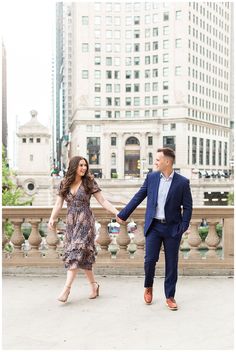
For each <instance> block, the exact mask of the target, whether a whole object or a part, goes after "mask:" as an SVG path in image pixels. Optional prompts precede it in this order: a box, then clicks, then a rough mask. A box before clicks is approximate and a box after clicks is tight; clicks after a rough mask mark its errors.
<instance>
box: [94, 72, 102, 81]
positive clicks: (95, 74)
mask: <svg viewBox="0 0 236 352" xmlns="http://www.w3.org/2000/svg"><path fill="white" fill-rule="evenodd" d="M94 78H95V79H100V78H101V71H99V70H95V73H94Z"/></svg>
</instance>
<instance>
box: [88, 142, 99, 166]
mask: <svg viewBox="0 0 236 352" xmlns="http://www.w3.org/2000/svg"><path fill="white" fill-rule="evenodd" d="M87 153H88V159H89V164H91V165H97V164H100V137H87Z"/></svg>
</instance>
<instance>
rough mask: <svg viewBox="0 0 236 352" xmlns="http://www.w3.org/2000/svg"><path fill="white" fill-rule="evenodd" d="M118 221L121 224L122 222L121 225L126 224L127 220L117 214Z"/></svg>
mask: <svg viewBox="0 0 236 352" xmlns="http://www.w3.org/2000/svg"><path fill="white" fill-rule="evenodd" d="M116 221H117V222H118V223H119V224H121V225H125V224H126V221H124V220H122V219H120V218H119V216H118V215H116Z"/></svg>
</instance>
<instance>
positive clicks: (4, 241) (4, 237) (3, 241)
mask: <svg viewBox="0 0 236 352" xmlns="http://www.w3.org/2000/svg"><path fill="white" fill-rule="evenodd" d="M4 224H5V222H4V221H2V250H4V247H5V245H6V244H7V242H9V240H8V238H7V236H6V234H5V229H4Z"/></svg>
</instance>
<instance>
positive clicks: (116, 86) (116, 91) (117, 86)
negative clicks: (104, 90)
mask: <svg viewBox="0 0 236 352" xmlns="http://www.w3.org/2000/svg"><path fill="white" fill-rule="evenodd" d="M114 90H115V93H120V84H118V83H117V84H115V85H114Z"/></svg>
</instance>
